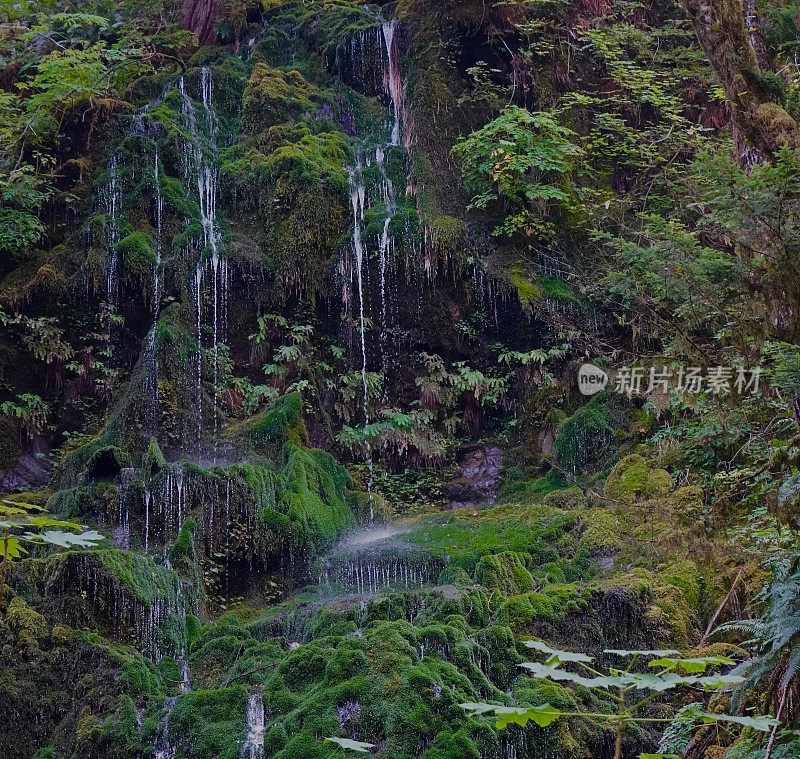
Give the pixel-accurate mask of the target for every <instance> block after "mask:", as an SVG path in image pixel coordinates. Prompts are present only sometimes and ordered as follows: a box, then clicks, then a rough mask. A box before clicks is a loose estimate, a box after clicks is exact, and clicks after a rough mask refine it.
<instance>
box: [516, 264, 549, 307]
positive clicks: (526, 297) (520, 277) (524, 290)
mask: <svg viewBox="0 0 800 759" xmlns="http://www.w3.org/2000/svg"><path fill="white" fill-rule="evenodd" d="M508 279H509V281H510V282H511V284H512V285H513V286H514V289H515V290H516V291H517V297H518V298H519V302H520V304H522V307H523V308H525V309H530V308H531V306H532V305H533V302H534V301H535V300H537V299H538V298H540V297H541V295H542V288H541V286H540V285H539V284H538V282H536V281H535V280H534V279H532V278H530V277H528V275H527V274H526V273H525V271H524V270H523V269H522V268H521V267H520V266H513V267H512V268H511V269H510V270H509V272H508Z"/></svg>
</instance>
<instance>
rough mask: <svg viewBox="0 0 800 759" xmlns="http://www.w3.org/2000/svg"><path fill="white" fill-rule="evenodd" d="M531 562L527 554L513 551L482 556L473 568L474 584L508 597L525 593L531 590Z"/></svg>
mask: <svg viewBox="0 0 800 759" xmlns="http://www.w3.org/2000/svg"><path fill="white" fill-rule="evenodd" d="M532 561H533V560H532V558H531V556H530V555H529V554H526V553H517V552H514V551H504V552H503V553H497V554H492V555H489V556H484V557H482V558H481V560H480V561H479V562H478V565H477V566H476V567H475V582H478V583H480V584H481V585H484V586H485V587H487V588H489V589H490V590H499V591H500V592H501V593H503V594H504V595H508V596H513V595H517V594H520V593H525V592H527V591H530V590H533V577H532V576H531V573H530V566H531V564H532Z"/></svg>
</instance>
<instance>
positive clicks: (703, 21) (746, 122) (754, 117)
mask: <svg viewBox="0 0 800 759" xmlns="http://www.w3.org/2000/svg"><path fill="white" fill-rule="evenodd" d="M681 5H682V6H683V8H684V10H685V11H686V13H687V14H688V16H689V18H690V19H691V22H692V25H693V27H694V31H695V34H696V35H697V39H698V41H699V43H700V46H701V47H702V48H703V50H704V51H705V53H706V55H707V56H708V58H709V60H710V62H711V65H712V66H713V67H714V70H715V71H716V74H717V77H718V78H719V81H720V84H721V85H722V87H723V89H724V90H725V99H726V100H727V102H728V106H729V108H730V110H731V117H732V120H733V133H734V137H735V139H736V145H737V153H738V156H739V162H740V163H741V165H742V166H744V167H745V168H750V167H752V165H753V164H754V163H757V162H760V161H763V160H764V159H768V158H769V157H771V156H772V155H774V154H775V153H776V152H777V151H778V150H779V149H780V148H781V147H782V146H784V145H788V146H789V147H793V148H796V147H800V125H798V123H797V122H796V121H795V120H794V119H793V118H792V116H791V115H789V113H787V112H786V110H785V109H784V108H783V106H781V105H780V104H779V103H778V102H776V100H775V94H774V92H773V91H770V88H769V84H768V82H767V81H766V80H765V78H764V77H762V76H761V74H762V72H767V73H772V72H771V69H770V61H769V54H768V51H767V46H766V43H765V41H764V36H763V33H762V32H761V28H760V25H759V21H758V14H757V13H756V9H755V0H681Z"/></svg>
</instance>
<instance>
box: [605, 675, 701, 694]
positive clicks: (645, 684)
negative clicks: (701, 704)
mask: <svg viewBox="0 0 800 759" xmlns="http://www.w3.org/2000/svg"><path fill="white" fill-rule="evenodd" d="M621 679H623V680H624V681H625V684H626V685H632V686H634V687H635V688H639V689H640V690H652V691H656V693H663V692H664V691H666V690H670V689H671V688H676V687H678V686H679V685H695V684H696V683H697V678H696V677H691V676H688V675H686V676H684V675H678V674H676V673H674V672H659V673H658V674H648V673H646V672H644V673H641V674H640V673H638V672H630V673H626V674H624V675H621Z"/></svg>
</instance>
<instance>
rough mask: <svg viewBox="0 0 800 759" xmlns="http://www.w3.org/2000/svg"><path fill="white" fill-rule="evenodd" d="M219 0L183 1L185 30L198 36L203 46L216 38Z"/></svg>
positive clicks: (182, 17) (182, 16)
mask: <svg viewBox="0 0 800 759" xmlns="http://www.w3.org/2000/svg"><path fill="white" fill-rule="evenodd" d="M218 11H219V0H183V5H182V8H181V23H182V24H183V27H184V28H185V29H188V30H189V31H190V32H194V33H195V34H196V35H197V39H198V40H199V42H200V44H201V45H207V44H208V43H210V42H213V41H214V39H215V37H216V32H215V30H214V25H215V24H216V22H217V13H218Z"/></svg>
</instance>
